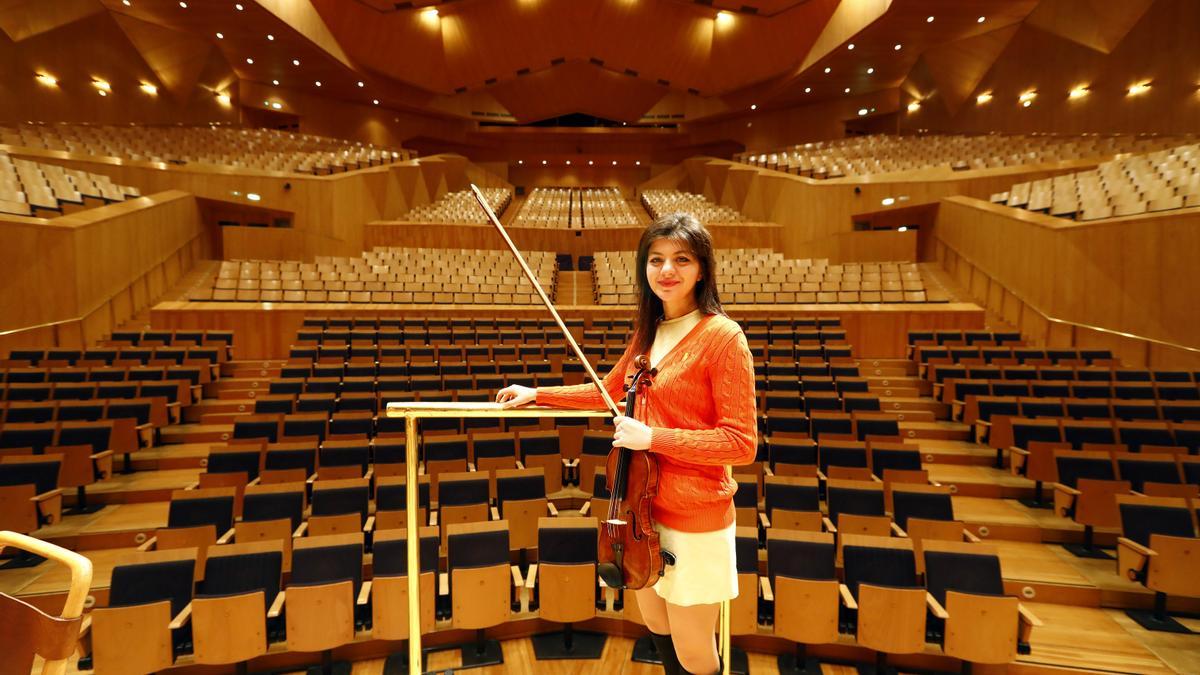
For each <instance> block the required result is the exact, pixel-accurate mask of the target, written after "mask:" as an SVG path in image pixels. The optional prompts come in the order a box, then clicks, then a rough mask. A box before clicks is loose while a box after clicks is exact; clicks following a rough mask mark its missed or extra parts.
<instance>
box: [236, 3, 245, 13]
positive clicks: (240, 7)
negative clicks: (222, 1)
mask: <svg viewBox="0 0 1200 675" xmlns="http://www.w3.org/2000/svg"><path fill="white" fill-rule="evenodd" d="M233 6H234V8H235V9H237V11H239V12H240V11H242V10H243V9H246V8H245V7H242V3H240V2H235V3H233Z"/></svg>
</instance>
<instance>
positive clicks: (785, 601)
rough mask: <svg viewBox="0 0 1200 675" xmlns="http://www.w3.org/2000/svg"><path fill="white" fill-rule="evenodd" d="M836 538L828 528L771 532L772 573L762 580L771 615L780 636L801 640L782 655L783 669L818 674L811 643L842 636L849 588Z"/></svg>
mask: <svg viewBox="0 0 1200 675" xmlns="http://www.w3.org/2000/svg"><path fill="white" fill-rule="evenodd" d="M835 558H836V547H835V546H834V536H833V534H830V533H825V532H799V531H794V530H777V529H772V530H770V531H768V532H767V576H766V577H763V578H762V579H760V582H759V584H760V586H761V587H762V591H761V592H762V598H763V601H764V604H765V605H766V606H767V611H766V616H765V617H764V618H769V619H770V620H771V621H772V622H773V623H774V633H775V635H776V636H778V637H782V638H784V639H787V640H790V641H791V642H794V643H796V651H795V652H794V653H791V654H780V655H779V658H778V666H779V672H780V673H801V672H806V673H819V672H821V666H820V664H819V663H818V662H817V660H816V659H815V658H810V657H809V656H808V654H807V646H808V645H812V644H826V643H832V642H837V640H838V614H839V598H843V597H846V596H848V594H849V591H848V590H847V589H846V588H845V587H844V586H842V585H841V584H839V583H838V580H837V574H836V569H835V567H834V562H835Z"/></svg>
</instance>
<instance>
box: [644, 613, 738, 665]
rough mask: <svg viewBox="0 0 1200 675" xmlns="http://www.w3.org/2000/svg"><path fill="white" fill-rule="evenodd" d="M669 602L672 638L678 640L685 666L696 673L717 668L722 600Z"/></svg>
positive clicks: (677, 646)
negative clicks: (718, 629)
mask: <svg viewBox="0 0 1200 675" xmlns="http://www.w3.org/2000/svg"><path fill="white" fill-rule="evenodd" d="M666 606H667V620H668V622H669V624H670V627H671V640H672V641H673V642H674V643H675V653H676V654H677V655H678V656H679V663H680V664H681V665H683V669H684V670H686V671H688V672H689V673H696V674H697V675H711V674H712V673H715V672H717V668H718V667H719V661H718V660H717V638H716V630H717V618H718V616H719V615H720V612H721V605H720V603H713V604H710V605H692V606H690V607H680V606H679V605H672V604H671V603H666ZM647 625H648V624H647Z"/></svg>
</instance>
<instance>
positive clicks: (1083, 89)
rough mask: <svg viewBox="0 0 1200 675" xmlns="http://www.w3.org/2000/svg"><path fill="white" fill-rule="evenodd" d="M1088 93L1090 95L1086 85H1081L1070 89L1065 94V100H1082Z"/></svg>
mask: <svg viewBox="0 0 1200 675" xmlns="http://www.w3.org/2000/svg"><path fill="white" fill-rule="evenodd" d="M1090 93H1092V92H1091V90H1090V89H1088V88H1087V85H1086V84H1081V85H1079V86H1078V87H1075V88H1074V89H1072V90H1071V91H1070V92H1069V93H1068V94H1067V98H1083V97H1084V96H1087V95H1088V94H1090Z"/></svg>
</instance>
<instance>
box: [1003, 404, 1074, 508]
mask: <svg viewBox="0 0 1200 675" xmlns="http://www.w3.org/2000/svg"><path fill="white" fill-rule="evenodd" d="M1063 426H1064V431H1065V427H1066V424H1065V423H1064V425H1063ZM1028 445H1029V447H1027V448H1018V447H1016V446H1013V447H1011V448H1009V459H1010V462H1011V463H1010V464H1009V468H1010V469H1011V470H1012V473H1013V475H1014V476H1023V477H1025V478H1027V479H1029V480H1031V481H1033V499H1022V500H1020V502H1021V503H1022V504H1024V505H1025V506H1028V507H1030V508H1035V509H1048V508H1052V505H1051V504H1049V503H1047V502H1046V501H1045V499H1044V490H1043V486H1044V484H1045V483H1057V482H1058V464H1057V462H1056V461H1055V459H1054V455H1055V453H1056V452H1058V451H1060V450H1070V449H1071V444H1070V443H1069V442H1067V443H1062V442H1057V441H1030V442H1029V444H1028Z"/></svg>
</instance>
